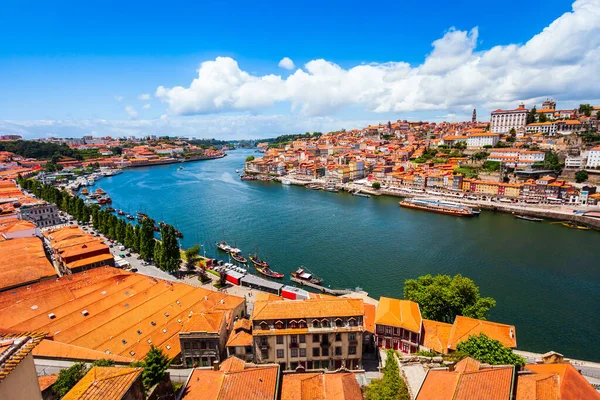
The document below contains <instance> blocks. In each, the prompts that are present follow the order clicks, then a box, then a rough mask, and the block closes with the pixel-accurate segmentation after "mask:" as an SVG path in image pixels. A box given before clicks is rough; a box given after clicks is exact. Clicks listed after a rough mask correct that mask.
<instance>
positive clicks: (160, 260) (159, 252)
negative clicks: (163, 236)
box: [152, 242, 165, 268]
mask: <svg viewBox="0 0 600 400" xmlns="http://www.w3.org/2000/svg"><path fill="white" fill-rule="evenodd" d="M164 257H165V253H164V252H163V246H162V244H161V243H160V242H156V243H154V254H153V256H152V258H153V259H154V264H156V266H157V267H158V268H162V266H163V264H164Z"/></svg>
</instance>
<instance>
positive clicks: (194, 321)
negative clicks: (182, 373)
mask: <svg viewBox="0 0 600 400" xmlns="http://www.w3.org/2000/svg"><path fill="white" fill-rule="evenodd" d="M226 338H227V322H226V315H225V313H224V312H222V311H215V312H210V313H205V314H195V315H192V316H191V317H190V319H189V320H188V321H187V322H186V324H185V325H184V326H183V328H182V329H181V331H180V332H179V342H180V345H181V360H182V361H183V364H184V365H185V366H186V367H195V366H198V367H210V366H212V365H213V363H214V362H217V363H220V362H221V360H223V359H224V357H223V356H224V355H225V341H226Z"/></svg>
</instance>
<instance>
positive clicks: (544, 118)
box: [538, 113, 548, 122]
mask: <svg viewBox="0 0 600 400" xmlns="http://www.w3.org/2000/svg"><path fill="white" fill-rule="evenodd" d="M538 121H539V122H547V121H548V117H547V116H546V114H545V113H540V115H539V116H538Z"/></svg>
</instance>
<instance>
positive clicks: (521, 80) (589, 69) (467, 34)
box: [155, 0, 600, 116]
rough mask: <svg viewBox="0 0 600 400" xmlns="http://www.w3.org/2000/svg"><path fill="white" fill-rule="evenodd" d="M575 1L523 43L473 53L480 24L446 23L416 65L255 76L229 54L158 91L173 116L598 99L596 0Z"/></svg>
mask: <svg viewBox="0 0 600 400" xmlns="http://www.w3.org/2000/svg"><path fill="white" fill-rule="evenodd" d="M572 8H573V9H572V11H570V12H567V13H565V14H563V15H562V16H560V17H559V18H557V19H556V20H555V21H553V22H552V23H551V24H550V25H549V26H548V27H546V28H545V29H544V30H543V31H542V32H540V33H538V34H537V35H535V36H534V37H532V38H531V39H530V40H528V41H527V42H526V43H524V44H519V45H517V44H508V45H501V46H495V47H493V48H491V49H489V50H485V51H478V50H477V43H478V40H479V31H478V29H477V27H475V28H473V29H471V30H469V31H461V30H457V29H454V28H451V29H449V30H448V31H447V32H446V33H445V34H444V35H443V36H442V37H441V38H440V39H438V40H435V41H434V42H433V43H432V51H431V52H430V53H429V54H428V55H427V56H426V57H425V59H424V62H423V63H422V64H420V65H416V66H411V65H410V64H408V63H406V62H401V61H396V62H388V63H379V64H363V65H358V66H355V67H352V68H348V69H346V68H342V67H341V66H339V65H337V64H335V63H333V62H330V61H327V60H323V59H318V60H312V61H310V62H308V63H306V64H305V65H304V66H303V68H299V69H297V70H296V71H295V72H294V73H293V74H291V75H290V76H288V77H287V78H283V77H282V76H280V75H273V74H271V75H264V76H258V75H252V74H250V73H249V72H247V71H244V70H243V69H242V68H240V66H239V65H238V63H237V61H235V60H234V59H232V58H229V57H217V58H216V59H215V60H211V61H206V62H203V63H202V64H201V65H200V67H199V69H198V76H197V78H196V79H194V80H193V81H192V83H191V84H190V85H189V86H188V87H182V86H176V87H173V88H166V87H163V86H159V87H158V88H157V90H156V93H155V95H156V96H157V97H158V98H159V99H161V100H162V101H164V102H165V103H167V104H168V107H169V111H170V112H171V113H173V114H178V115H193V114H210V113H219V112H230V111H242V110H250V111H258V110H262V109H266V108H268V107H271V106H273V105H275V104H277V103H282V102H285V103H289V104H290V107H291V109H292V110H293V111H297V112H299V113H301V114H303V115H305V116H318V115H327V114H329V113H332V112H335V111H337V110H340V109H343V108H346V107H349V106H359V107H361V108H363V109H364V110H366V111H371V112H379V113H382V112H412V111H425V110H460V111H462V112H465V111H467V110H468V109H472V108H473V107H478V108H483V109H490V108H496V107H500V106H514V105H516V102H518V101H525V102H526V104H529V105H533V103H534V102H535V103H537V102H539V101H540V100H541V99H542V98H543V97H545V96H553V97H555V98H556V99H557V100H558V101H569V100H576V99H600V87H599V86H598V85H593V84H590V82H595V81H596V79H597V76H598V73H599V71H600V0H577V1H575V2H574V3H573V7H572ZM285 60H286V59H285V58H284V59H283V60H281V62H280V67H283V68H285V66H283V65H282V63H283V62H284V61H285ZM289 61H290V63H289V65H293V63H292V62H291V60H289ZM289 65H288V66H289ZM292 68H293V67H292Z"/></svg>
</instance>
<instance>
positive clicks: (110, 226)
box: [17, 175, 181, 272]
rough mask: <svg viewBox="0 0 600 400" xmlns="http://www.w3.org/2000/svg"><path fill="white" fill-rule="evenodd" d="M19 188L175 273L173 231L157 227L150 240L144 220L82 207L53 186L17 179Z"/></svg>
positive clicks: (150, 227)
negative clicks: (156, 233) (130, 219)
mask: <svg viewBox="0 0 600 400" xmlns="http://www.w3.org/2000/svg"><path fill="white" fill-rule="evenodd" d="M17 182H18V183H19V185H20V186H21V187H22V188H23V189H26V190H28V191H30V192H31V193H33V194H34V195H35V196H36V197H38V198H40V199H43V200H45V201H47V202H49V203H54V204H56V206H57V207H58V208H59V209H60V210H62V211H64V212H66V213H68V214H70V215H72V216H73V217H75V218H76V219H77V221H79V222H86V223H87V222H90V218H91V221H92V226H93V227H94V229H96V230H98V231H99V232H101V233H102V234H104V235H105V236H106V237H108V238H109V239H113V240H116V241H117V242H119V243H122V244H123V245H124V246H125V247H128V248H130V249H132V250H133V251H134V252H136V253H139V254H140V256H141V258H143V259H144V260H153V261H154V263H155V264H156V266H157V267H159V268H160V269H162V270H163V271H166V272H175V271H178V270H179V265H180V264H181V253H180V250H179V244H178V242H177V236H176V234H175V228H174V227H173V226H171V225H169V224H164V223H163V224H161V227H160V238H161V240H160V241H158V240H156V239H155V237H154V221H153V220H152V219H150V218H148V217H145V218H143V219H142V221H141V223H138V224H135V225H134V224H132V223H130V222H128V221H126V220H124V219H122V218H118V217H117V216H116V215H115V214H113V213H110V212H108V211H106V210H103V209H101V208H100V206H99V205H98V204H93V205H88V204H85V202H84V201H83V199H82V198H80V197H77V196H73V195H71V194H69V193H68V192H66V191H64V190H59V189H57V188H56V187H54V186H51V185H46V184H42V183H41V182H40V181H38V180H35V179H23V178H22V177H21V176H20V175H19V177H18V178H17Z"/></svg>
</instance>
